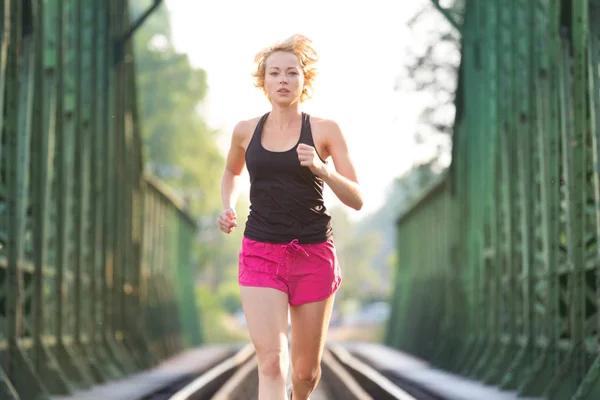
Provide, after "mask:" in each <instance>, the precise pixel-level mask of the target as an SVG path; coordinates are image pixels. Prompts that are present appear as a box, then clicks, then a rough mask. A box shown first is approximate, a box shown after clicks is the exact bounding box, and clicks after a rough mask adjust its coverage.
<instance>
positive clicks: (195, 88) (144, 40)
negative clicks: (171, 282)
mask: <svg viewBox="0 0 600 400" xmlns="http://www.w3.org/2000/svg"><path fill="white" fill-rule="evenodd" d="M131 3H132V4H131V5H132V13H133V14H134V16H135V15H139V14H140V13H141V12H142V11H143V10H144V9H145V8H146V7H147V6H148V5H149V4H150V1H149V0H133V1H132V2H131ZM134 42H135V44H134V48H135V57H136V79H137V86H138V91H139V93H140V96H139V97H138V98H139V106H140V115H141V120H142V132H143V140H144V156H145V161H146V167H147V169H148V171H149V172H150V173H152V174H153V175H155V176H156V177H157V178H159V179H160V180H162V181H164V182H166V183H167V184H169V185H170V186H171V187H172V188H174V189H175V190H176V191H177V192H178V193H179V194H180V195H182V196H183V197H185V198H186V199H187V200H188V204H189V211H190V212H191V213H192V214H194V215H196V216H199V215H205V214H210V213H212V212H214V210H215V209H216V208H217V207H218V206H219V196H218V195H217V194H218V192H219V179H220V168H221V166H222V165H223V162H224V160H223V156H222V155H221V153H220V152H219V150H218V148H217V145H216V135H217V132H216V131H214V130H211V129H210V128H209V127H208V126H207V124H206V123H205V122H204V120H203V118H202V116H201V115H200V113H199V112H198V107H199V105H200V104H201V103H202V101H203V100H204V99H205V97H206V95H207V93H208V85H207V76H206V72H205V71H204V70H202V69H197V68H193V67H192V66H191V64H190V62H189V59H188V57H187V55H186V54H181V53H178V52H177V51H176V50H175V48H174V46H173V43H172V41H171V30H170V23H169V13H168V10H167V8H166V7H165V6H164V5H161V6H160V7H159V8H158V9H157V10H156V12H155V14H153V15H152V16H151V17H150V18H148V20H147V21H146V23H145V24H144V25H143V26H142V27H141V28H140V29H139V31H138V32H136V34H135V37H134Z"/></svg>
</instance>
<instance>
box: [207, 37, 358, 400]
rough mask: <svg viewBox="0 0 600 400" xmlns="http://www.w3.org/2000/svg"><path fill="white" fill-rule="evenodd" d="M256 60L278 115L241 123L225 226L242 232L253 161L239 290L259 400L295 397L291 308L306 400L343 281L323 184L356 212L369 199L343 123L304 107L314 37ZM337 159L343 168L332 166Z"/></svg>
mask: <svg viewBox="0 0 600 400" xmlns="http://www.w3.org/2000/svg"><path fill="white" fill-rule="evenodd" d="M255 61H256V63H257V69H256V71H255V73H254V74H253V76H254V77H255V78H256V86H257V87H259V88H261V89H262V90H263V91H264V93H265V94H266V96H267V98H268V99H269V101H270V103H271V105H272V109H271V111H270V112H268V113H266V114H265V115H263V116H262V117H259V118H255V119H252V120H248V121H242V122H239V123H238V124H237V126H236V127H235V128H234V130H233V134H232V139H231V147H230V149H229V152H228V155H227V163H226V166H225V171H224V173H223V178H222V183H221V195H222V201H223V211H222V212H221V214H220V216H219V220H218V223H219V227H220V229H221V230H222V231H223V232H225V233H231V232H232V231H233V229H234V228H235V227H236V226H237V225H236V213H235V211H234V207H235V202H236V195H235V192H236V184H237V181H238V179H239V176H240V174H241V173H242V170H243V168H244V165H246V167H247V169H248V172H249V175H250V183H251V186H250V203H251V205H250V213H249V215H248V220H247V222H246V227H245V230H244V238H243V241H242V249H241V251H240V257H239V284H240V297H241V303H242V308H243V310H244V313H245V316H246V322H247V326H248V331H249V334H250V338H251V340H252V342H253V344H254V346H255V348H256V354H257V360H258V372H259V390H258V392H259V399H260V400H281V399H285V398H286V390H285V382H286V376H287V367H288V358H287V357H288V354H287V351H288V345H287V330H288V325H287V315H288V305H289V314H290V318H291V331H292V332H291V333H292V340H291V358H292V363H291V364H292V386H291V387H290V392H289V395H290V398H293V399H294V400H306V399H308V398H309V396H310V394H311V393H312V392H313V391H314V389H315V388H316V386H317V383H318V381H319V379H320V377H321V369H320V364H321V356H322V352H323V347H324V343H325V338H326V334H327V329H328V325H329V320H330V316H331V311H332V307H333V299H334V295H335V293H336V291H337V290H338V288H339V286H340V284H341V281H342V277H341V273H340V268H339V265H338V263H337V258H336V252H335V247H334V244H333V240H332V229H331V217H330V214H329V212H328V211H327V209H326V207H325V205H324V202H323V184H324V183H326V184H327V185H329V187H330V188H331V189H332V191H333V192H334V193H335V194H336V196H337V197H338V198H339V199H340V200H341V201H342V202H343V203H344V204H346V205H347V206H349V207H351V208H353V209H355V210H359V209H360V208H361V207H362V203H363V202H362V197H361V194H360V190H359V186H358V182H357V179H356V173H355V170H354V166H353V164H352V161H351V159H350V157H349V154H348V149H347V146H346V141H345V139H344V136H343V134H342V132H341V131H340V128H339V127H338V125H337V124H336V123H335V122H333V121H330V120H327V119H322V118H315V117H310V116H309V115H308V114H306V113H304V112H301V111H300V105H301V103H302V102H303V101H304V100H306V99H307V98H308V97H309V95H310V92H311V89H312V84H313V80H314V78H315V72H316V71H315V63H316V61H317V55H316V53H315V51H314V49H313V48H312V44H311V41H310V40H308V39H307V38H306V37H304V36H301V35H295V36H292V37H291V38H289V39H287V40H285V41H284V42H282V43H277V44H276V45H274V46H271V47H270V48H267V49H265V50H263V51H261V52H260V53H258V54H257V56H256V60H255ZM330 157H331V159H332V160H333V163H334V165H335V170H332V169H331V168H328V167H327V164H328V163H327V161H326V160H327V159H328V158H330Z"/></svg>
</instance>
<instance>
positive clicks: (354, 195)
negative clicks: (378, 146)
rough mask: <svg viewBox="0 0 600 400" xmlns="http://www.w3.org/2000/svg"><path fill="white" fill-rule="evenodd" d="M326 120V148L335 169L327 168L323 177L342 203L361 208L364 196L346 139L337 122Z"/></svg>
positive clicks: (357, 208) (356, 208)
mask: <svg viewBox="0 0 600 400" xmlns="http://www.w3.org/2000/svg"><path fill="white" fill-rule="evenodd" d="M324 122H326V125H325V129H326V132H327V134H326V136H325V137H326V138H327V142H326V143H327V147H326V148H327V151H328V152H329V154H331V158H332V159H333V164H334V165H335V171H334V170H332V169H330V168H326V169H325V171H326V173H325V174H324V176H322V177H321V179H323V181H324V182H325V183H326V184H327V185H328V186H329V187H330V188H331V190H332V191H333V193H335V195H336V196H337V197H338V199H340V201H341V202H342V203H344V204H345V205H347V206H348V207H351V208H353V209H355V210H360V209H361V208H362V206H363V198H362V194H361V192H360V185H359V184H358V179H357V178H356V171H355V169H354V164H353V163H352V159H351V157H350V153H349V151H348V145H347V144H346V139H345V137H344V135H343V134H342V130H341V129H340V127H339V125H338V124H337V123H335V122H334V121H324Z"/></svg>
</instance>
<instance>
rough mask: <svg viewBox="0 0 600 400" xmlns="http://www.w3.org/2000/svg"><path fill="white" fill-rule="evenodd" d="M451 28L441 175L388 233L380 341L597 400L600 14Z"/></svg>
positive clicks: (495, 15) (560, 7) (531, 16)
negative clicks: (454, 42) (390, 259)
mask: <svg viewBox="0 0 600 400" xmlns="http://www.w3.org/2000/svg"><path fill="white" fill-rule="evenodd" d="M436 3H437V2H436ZM462 20H463V21H462V24H460V25H459V26H458V27H459V29H460V32H461V35H462V49H461V52H462V61H461V66H460V76H459V85H458V89H457V97H456V108H457V114H456V121H455V129H454V137H453V151H452V153H453V154H452V156H453V159H452V164H451V167H450V168H449V170H448V171H447V173H446V174H445V176H444V177H443V179H441V180H440V181H439V182H436V183H435V184H434V185H433V186H432V187H431V188H429V189H428V190H427V191H426V193H424V194H423V196H422V198H420V200H419V201H418V202H416V203H415V204H414V206H413V207H411V208H410V209H409V210H408V211H407V212H406V213H405V214H403V215H402V216H401V217H400V218H399V220H398V231H397V232H398V236H397V240H398V244H397V248H398V265H397V271H396V281H395V290H394V298H393V301H392V316H391V318H390V323H389V326H388V329H387V337H386V341H387V343H388V344H390V345H392V346H395V347H398V348H401V349H403V350H405V351H407V352H410V353H412V354H415V355H417V356H420V357H422V358H424V359H427V360H429V361H431V362H432V363H433V364H434V365H437V366H439V367H441V368H444V369H447V370H451V371H453V372H456V373H459V374H463V375H465V376H468V377H471V378H474V379H477V380H480V381H482V382H485V383H487V384H492V385H497V386H499V387H500V388H502V389H510V390H517V391H518V393H519V394H520V395H521V396H543V397H544V398H548V399H594V400H596V399H599V398H600V329H599V328H600V308H599V306H600V257H599V255H600V253H599V251H600V248H599V246H598V238H599V234H598V233H599V230H600V212H599V207H600V168H599V166H600V158H599V157H600V153H599V150H600V140H599V139H600V76H599V74H600V1H598V0H572V1H565V0H486V1H479V0H470V1H466V2H465V4H464V13H463V16H462Z"/></svg>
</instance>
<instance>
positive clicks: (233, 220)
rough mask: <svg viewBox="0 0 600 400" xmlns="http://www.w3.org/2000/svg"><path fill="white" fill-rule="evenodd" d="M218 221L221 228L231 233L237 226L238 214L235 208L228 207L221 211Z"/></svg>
mask: <svg viewBox="0 0 600 400" xmlns="http://www.w3.org/2000/svg"><path fill="white" fill-rule="evenodd" d="M217 222H218V223H219V229H221V230H222V231H223V232H225V233H227V234H230V233H231V232H233V229H234V228H235V227H236V226H237V215H236V213H235V210H234V209H233V208H228V209H226V210H223V211H221V214H219V219H218V221H217Z"/></svg>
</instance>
